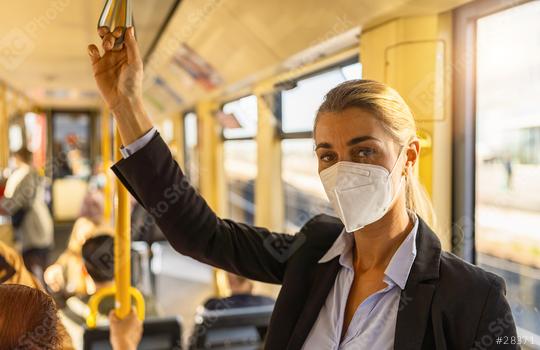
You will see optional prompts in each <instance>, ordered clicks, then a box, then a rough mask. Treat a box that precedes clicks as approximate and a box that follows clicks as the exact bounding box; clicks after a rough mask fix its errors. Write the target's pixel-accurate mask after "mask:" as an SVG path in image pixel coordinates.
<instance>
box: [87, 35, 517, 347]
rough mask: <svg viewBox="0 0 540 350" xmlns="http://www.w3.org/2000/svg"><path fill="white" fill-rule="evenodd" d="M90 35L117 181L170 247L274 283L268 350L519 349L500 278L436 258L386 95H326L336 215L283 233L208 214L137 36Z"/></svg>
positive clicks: (328, 186)
mask: <svg viewBox="0 0 540 350" xmlns="http://www.w3.org/2000/svg"><path fill="white" fill-rule="evenodd" d="M99 32H100V34H101V35H102V37H103V49H104V51H105V52H104V54H103V55H101V53H100V52H99V50H98V48H97V47H96V46H95V45H91V46H90V47H89V54H90V57H91V60H92V65H93V68H94V77H95V80H96V82H97V85H98V87H99V89H100V91H101V94H102V95H103V97H104V99H105V101H106V103H107V104H108V106H109V108H110V109H111V111H112V112H113V114H114V117H115V119H116V121H117V125H118V127H119V130H120V135H121V138H122V141H123V143H124V145H125V148H124V149H123V150H122V153H123V156H124V159H123V160H121V161H120V162H118V163H117V164H116V165H115V166H114V168H113V170H114V172H115V173H116V175H117V176H118V177H119V178H120V180H121V181H122V182H123V183H124V185H125V186H126V188H127V189H128V190H129V191H130V192H131V194H132V195H133V196H134V197H135V198H137V200H139V202H140V203H141V204H142V205H143V206H144V208H146V209H147V210H148V211H149V212H150V213H152V214H153V215H154V217H155V218H156V221H157V223H158V225H159V226H160V228H161V230H162V231H163V233H164V234H165V236H166V237H167V239H168V240H169V242H170V243H171V245H172V246H173V247H174V248H175V249H176V250H177V251H179V252H180V253H182V254H185V255H188V256H191V257H193V258H194V259H197V260H199V261H201V262H203V263H207V264H210V265H213V266H216V267H218V268H221V269H224V270H227V271H229V272H233V273H235V274H238V275H241V276H245V277H247V278H249V279H254V280H258V281H263V282H269V283H276V284H282V288H281V291H280V293H279V297H278V299H277V301H276V305H275V308H274V313H273V315H272V319H271V322H270V327H269V329H268V333H267V337H266V342H265V349H269V350H282V349H288V350H300V349H305V350H311V349H317V350H326V349H337V350H352V349H377V350H389V349H398V350H401V349H425V350H428V349H429V350H433V349H452V350H461V349H517V348H519V346H518V345H515V343H516V342H517V340H516V339H517V334H516V326H515V323H514V319H513V317H512V312H511V310H510V306H509V305H508V302H507V300H506V297H505V293H506V287H505V283H504V280H503V279H502V278H500V277H499V276H496V275H495V274H492V273H489V272H486V271H484V270H482V269H481V268H479V267H478V266H474V265H471V264H469V263H467V262H465V261H463V260H461V259H460V258H459V257H457V256H455V255H453V254H451V253H448V252H444V251H442V250H441V244H440V241H439V239H438V238H437V236H436V234H435V233H434V232H433V231H432V229H431V228H430V226H429V225H428V223H429V221H430V219H431V213H430V208H431V205H430V202H429V199H428V198H427V197H426V196H425V193H424V192H423V191H422V189H421V187H420V185H419V184H418V182H417V179H416V177H415V176H414V166H415V164H416V163H417V161H418V159H419V154H420V142H419V140H418V138H417V136H416V125H415V121H414V118H413V115H412V113H411V111H410V110H409V107H408V106H407V104H406V103H405V101H404V100H403V99H402V97H401V96H400V95H399V94H398V93H397V92H396V91H395V90H394V89H392V88H390V87H388V86H386V85H384V84H382V83H379V82H376V81H370V80H352V81H348V82H345V83H343V84H341V85H338V86H337V87H335V88H334V89H332V90H331V91H330V92H329V93H328V94H327V95H326V98H325V101H324V102H323V104H322V105H321V106H320V108H319V110H318V112H317V115H316V119H315V125H314V141H315V145H316V153H317V157H318V159H319V175H320V178H321V181H322V183H323V185H324V188H325V190H326V192H327V195H328V197H329V199H330V202H331V203H332V205H333V207H334V210H335V211H336V213H338V214H339V218H335V217H330V216H327V215H319V216H316V217H314V218H313V219H311V220H310V221H309V222H308V223H307V224H306V225H305V226H304V227H303V228H302V229H301V230H300V232H299V233H298V234H296V235H295V236H294V237H291V236H289V235H286V234H279V233H274V232H271V231H269V230H267V229H265V228H261V227H255V226H251V225H246V224H242V223H238V222H235V221H232V220H226V219H222V218H219V217H218V216H217V215H216V214H215V213H214V212H213V211H212V209H211V208H210V207H209V206H208V205H207V204H206V202H205V201H204V199H203V198H201V197H200V196H199V194H198V193H197V191H196V190H195V189H194V188H193V187H191V186H189V183H188V181H187V179H186V178H185V176H184V174H183V172H182V171H181V169H180V168H179V166H178V164H177V163H176V162H175V161H174V159H173V157H172V155H171V153H170V151H169V149H168V148H167V144H166V143H165V142H164V141H163V139H162V138H161V137H160V136H159V134H158V133H157V132H156V131H155V129H154V128H153V126H152V122H151V120H150V118H149V116H148V115H147V114H146V112H145V109H144V106H143V102H142V78H143V63H142V60H141V57H140V53H139V49H138V47H137V43H136V40H135V36H134V31H133V28H130V29H129V30H128V31H127V32H128V35H127V37H126V40H125V42H124V44H123V45H124V46H123V47H122V48H121V49H119V50H113V46H114V41H115V39H116V38H118V37H119V36H120V35H121V31H120V30H119V31H115V32H113V33H111V32H109V31H108V30H107V28H100V31H99ZM277 175H278V176H279V174H277ZM278 209H280V208H276V210H278ZM424 220H427V222H426V221H424ZM501 339H513V341H508V342H507V343H506V344H498V343H500V342H501ZM511 342H513V343H514V344H511Z"/></svg>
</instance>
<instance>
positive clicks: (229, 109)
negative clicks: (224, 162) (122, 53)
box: [218, 95, 258, 139]
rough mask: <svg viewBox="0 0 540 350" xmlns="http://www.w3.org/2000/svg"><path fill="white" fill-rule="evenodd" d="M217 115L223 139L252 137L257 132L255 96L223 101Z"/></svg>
mask: <svg viewBox="0 0 540 350" xmlns="http://www.w3.org/2000/svg"><path fill="white" fill-rule="evenodd" d="M222 112H223V113H222V114H220V115H219V116H218V118H219V119H220V123H221V125H222V126H223V136H224V137H225V139H245V138H253V137H255V135H256V134H257V120H258V118H257V97H256V96H255V95H249V96H246V97H242V98H240V99H238V100H235V101H231V102H228V103H225V104H224V105H223V108H222Z"/></svg>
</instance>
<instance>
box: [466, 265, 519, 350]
mask: <svg viewBox="0 0 540 350" xmlns="http://www.w3.org/2000/svg"><path fill="white" fill-rule="evenodd" d="M491 279H492V280H491V286H490V289H489V292H488V295H487V298H486V300H485V303H484V307H483V311H482V316H481V318H480V323H479V325H478V329H477V331H476V336H475V343H474V344H472V346H471V349H477V348H478V349H493V350H500V349H520V346H519V345H518V344H516V342H517V341H518V338H517V331H516V324H515V322H514V317H513V316H512V310H511V309H510V305H509V304H508V301H507V300H506V297H505V295H506V285H505V283H504V280H503V279H502V278H500V277H498V276H495V275H493V276H491Z"/></svg>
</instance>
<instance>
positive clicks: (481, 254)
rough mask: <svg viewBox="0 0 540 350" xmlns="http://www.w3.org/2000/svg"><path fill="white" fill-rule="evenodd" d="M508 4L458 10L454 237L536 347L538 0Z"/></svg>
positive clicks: (539, 286) (539, 304)
mask: <svg viewBox="0 0 540 350" xmlns="http://www.w3.org/2000/svg"><path fill="white" fill-rule="evenodd" d="M511 5H512V6H511V7H509V8H500V6H501V3H500V2H499V3H497V2H483V1H479V2H476V3H472V4H470V5H469V6H465V7H464V9H462V10H459V11H458V13H457V24H458V25H461V24H463V26H462V28H461V29H459V30H458V36H457V39H458V46H457V49H458V50H464V54H465V55H466V56H461V58H462V60H457V61H456V67H454V68H455V72H454V77H455V78H456V84H457V89H460V87H461V88H464V89H462V90H461V92H457V90H456V92H457V96H456V98H457V100H456V101H455V102H456V104H455V107H456V112H457V113H456V116H457V118H456V119H457V120H456V122H457V123H456V125H455V126H457V128H456V130H455V131H456V132H455V135H456V138H457V140H455V142H456V146H455V148H454V151H455V157H457V159H458V160H462V161H463V160H464V161H465V162H462V164H463V165H461V166H459V165H458V164H459V162H455V163H454V164H455V165H456V167H459V168H458V169H457V174H456V173H455V174H454V175H455V177H456V179H457V181H456V182H455V185H457V186H454V190H455V191H460V192H461V193H462V194H460V195H457V196H455V197H454V205H455V206H456V208H455V210H454V222H457V223H458V226H459V232H454V239H455V240H458V241H457V242H455V243H458V244H457V247H458V252H459V253H461V254H462V255H463V256H464V257H466V258H468V259H469V260H471V261H473V262H476V263H477V264H478V265H480V266H481V267H483V268H484V269H486V270H488V271H492V272H494V273H496V274H498V275H500V276H502V277H503V278H504V279H505V281H506V284H507V297H508V300H509V302H510V304H511V307H512V310H513V314H514V318H515V319H516V323H517V326H518V334H519V335H520V336H522V337H524V338H523V339H524V341H525V343H527V344H530V343H534V344H535V345H537V344H538V341H540V231H539V228H540V196H539V195H538V194H539V193H540V105H539V104H538V96H540V61H538V57H540V22H538V18H540V2H538V1H531V2H524V3H520V2H513V3H512V4H511ZM460 34H461V35H460ZM459 40H461V41H459ZM458 57H459V56H458ZM465 94H466V95H465ZM462 141H463V142H462ZM459 142H461V144H460V145H459V144H457V143H459ZM456 175H457V176H456ZM467 197H468V198H467ZM464 218H465V219H464ZM466 218H471V219H472V220H467V219H466ZM467 221H468V224H469V225H468V226H467V224H463V223H464V222H467Z"/></svg>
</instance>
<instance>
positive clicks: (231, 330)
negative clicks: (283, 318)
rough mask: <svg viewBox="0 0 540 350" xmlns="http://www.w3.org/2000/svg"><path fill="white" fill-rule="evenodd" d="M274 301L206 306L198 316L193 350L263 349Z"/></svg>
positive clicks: (193, 337)
mask: <svg viewBox="0 0 540 350" xmlns="http://www.w3.org/2000/svg"><path fill="white" fill-rule="evenodd" d="M273 309H274V305H265V306H255V307H245V308H232V309H225V310H205V309H204V310H203V311H202V312H200V313H199V314H197V316H196V317H195V328H194V331H193V334H192V336H191V338H190V339H189V349H190V350H202V349H223V350H225V349H228V350H233V349H234V350H255V349H261V348H262V346H263V343H264V337H265V336H266V331H267V329H268V324H269V323H270V317H271V316H272V311H273Z"/></svg>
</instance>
